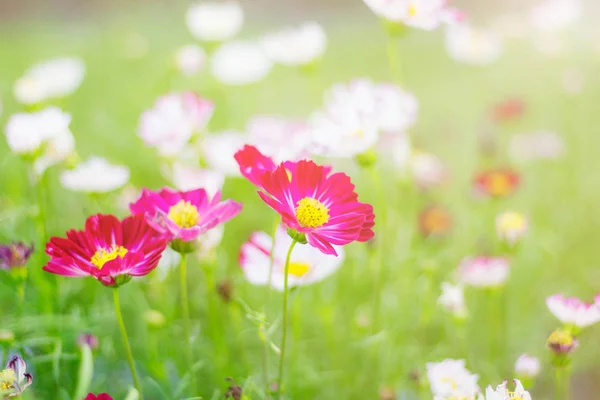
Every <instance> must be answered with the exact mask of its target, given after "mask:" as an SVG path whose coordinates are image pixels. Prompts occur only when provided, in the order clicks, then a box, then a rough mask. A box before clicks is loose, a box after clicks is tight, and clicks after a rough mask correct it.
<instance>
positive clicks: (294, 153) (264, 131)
mask: <svg viewBox="0 0 600 400" xmlns="http://www.w3.org/2000/svg"><path fill="white" fill-rule="evenodd" d="M246 133H247V134H248V144H252V145H254V146H256V147H257V148H258V149H259V150H260V151H261V152H262V153H263V154H264V155H266V156H269V157H271V158H273V159H274V160H275V162H276V163H279V162H283V161H288V160H299V159H301V158H307V157H308V156H309V151H308V148H309V144H310V140H311V138H310V135H309V131H308V125H307V124H306V123H304V122H301V121H295V120H290V119H286V118H283V117H277V116H269V115H257V116H254V117H252V118H251V119H250V120H249V121H248V123H247V124H246Z"/></svg>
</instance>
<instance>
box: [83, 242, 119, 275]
mask: <svg viewBox="0 0 600 400" xmlns="http://www.w3.org/2000/svg"><path fill="white" fill-rule="evenodd" d="M125 254H127V249H126V248H125V247H123V246H117V245H116V244H113V245H112V247H111V248H109V249H98V250H97V251H96V254H94V256H93V257H92V259H91V260H90V261H91V263H92V264H94V265H95V266H96V267H98V269H102V267H104V264H106V263H107V262H109V261H112V260H114V259H115V258H117V257H121V258H123V257H125Z"/></svg>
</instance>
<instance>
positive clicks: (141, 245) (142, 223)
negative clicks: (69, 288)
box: [44, 214, 167, 286]
mask: <svg viewBox="0 0 600 400" xmlns="http://www.w3.org/2000/svg"><path fill="white" fill-rule="evenodd" d="M166 247H167V241H166V240H165V238H164V236H163V235H161V234H159V233H158V232H157V231H155V230H154V229H152V227H151V226H150V225H149V224H148V223H147V222H146V220H145V218H144V217H143V216H141V215H139V216H130V217H127V218H125V219H124V220H122V221H119V220H118V219H117V217H115V216H113V215H102V214H98V215H94V216H91V217H89V218H88V219H87V220H86V222H85V228H84V230H82V231H76V230H74V229H72V230H70V231H68V232H67V237H66V238H60V237H53V238H51V239H50V242H48V243H47V244H46V253H47V254H48V255H49V256H50V257H51V258H50V261H49V262H48V264H46V266H45V267H44V271H46V272H50V273H52V274H56V275H62V276H73V277H84V276H92V277H94V278H96V279H98V280H99V281H100V282H101V283H102V284H103V285H105V286H120V285H122V284H124V283H126V282H128V281H129V280H130V279H131V277H132V276H144V275H147V274H148V273H150V272H151V271H152V270H154V268H156V266H157V265H158V261H159V260H160V257H161V255H162V252H163V251H164V250H165V248H166Z"/></svg>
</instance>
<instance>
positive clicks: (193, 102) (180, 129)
mask: <svg viewBox="0 0 600 400" xmlns="http://www.w3.org/2000/svg"><path fill="white" fill-rule="evenodd" d="M213 110H214V104H213V103H212V102H211V101H209V100H206V99H203V98H201V97H200V96H198V95H196V94H195V93H193V92H183V93H170V94H167V95H165V96H162V97H160V98H158V100H156V102H155V103H154V106H153V107H152V108H151V109H149V110H146V111H145V112H144V113H143V114H142V116H141V118H140V126H139V129H138V135H139V136H140V137H141V138H142V140H144V143H146V145H147V146H151V147H155V148H156V150H157V151H158V153H159V154H160V155H161V156H163V157H174V156H177V155H178V154H179V153H181V152H182V151H183V150H184V149H185V147H186V146H187V145H188V143H189V141H190V139H191V138H192V136H193V135H194V134H196V133H200V132H202V131H203V130H204V128H206V125H207V124H208V121H209V120H210V118H211V116H212V113H213Z"/></svg>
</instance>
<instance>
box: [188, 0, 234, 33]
mask: <svg viewBox="0 0 600 400" xmlns="http://www.w3.org/2000/svg"><path fill="white" fill-rule="evenodd" d="M186 22H187V26H188V29H189V30H190V32H191V33H192V35H194V37H195V38H196V39H198V40H203V41H207V42H222V41H225V40H229V39H231V38H232V37H234V36H235V35H237V34H238V32H239V31H240V30H241V29H242V25H243V24H244V9H243V8H242V6H241V5H240V3H238V2H237V1H231V0H229V1H200V2H197V3H194V4H192V5H191V6H190V7H189V8H188V11H187V15H186Z"/></svg>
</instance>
